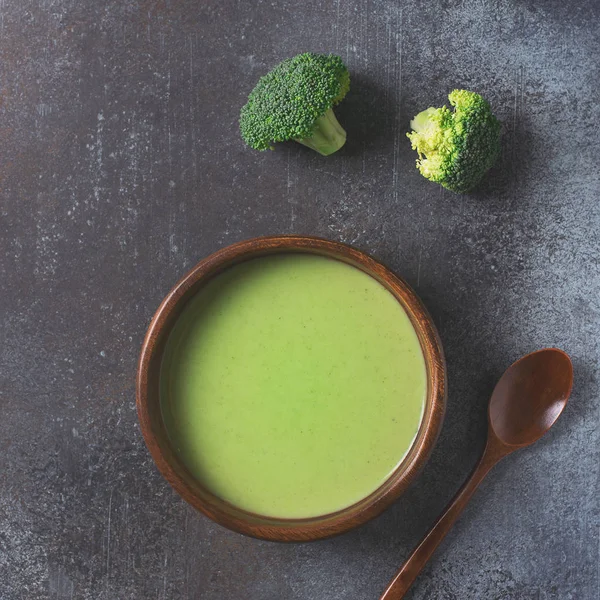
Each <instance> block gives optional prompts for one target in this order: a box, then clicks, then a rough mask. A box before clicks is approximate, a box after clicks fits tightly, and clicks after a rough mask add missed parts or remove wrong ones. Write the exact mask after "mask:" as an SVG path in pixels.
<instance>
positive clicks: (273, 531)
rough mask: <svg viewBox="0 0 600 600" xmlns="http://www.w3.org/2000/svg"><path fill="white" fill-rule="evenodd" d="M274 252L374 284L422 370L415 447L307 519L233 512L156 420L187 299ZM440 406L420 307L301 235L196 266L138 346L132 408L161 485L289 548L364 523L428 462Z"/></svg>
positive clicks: (355, 257)
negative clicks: (393, 303) (398, 319)
mask: <svg viewBox="0 0 600 600" xmlns="http://www.w3.org/2000/svg"><path fill="white" fill-rule="evenodd" d="M278 252H286V253H289V252H304V253H310V254H318V255H322V256H327V257H330V258H334V259H337V260H341V261H343V262H345V263H348V264H350V265H353V266H354V267H357V268H358V269H361V270H362V271H364V272H365V273H368V274H369V275H371V276H372V277H374V278H375V279H376V280H377V281H379V282H380V283H382V284H383V285H384V286H385V287H386V288H387V289H388V290H389V291H390V292H391V293H392V294H394V296H395V297H396V298H397V299H398V301H399V302H400V304H401V305H402V306H403V307H404V309H405V310H406V312H407V313H408V315H409V317H410V319H411V321H412V324H413V326H414V328H415V330H416V332H417V335H418V338H419V341H420V343H421V348H422V351H423V355H424V357H425V364H426V370H427V398H426V402H425V411H424V415H423V420H422V422H421V426H420V429H419V432H418V434H417V437H416V439H415V442H414V443H413V446H412V448H411V449H410V450H409V452H408V454H407V455H406V457H405V458H404V460H403V461H402V462H401V463H400V464H399V465H398V467H397V468H396V469H395V471H394V472H393V473H392V475H391V476H390V477H389V479H388V480H387V481H386V482H385V483H384V484H383V485H382V486H381V487H379V489H377V490H375V491H374V492H373V493H372V494H370V495H369V496H367V497H366V498H364V499H363V500H361V501H360V502H357V503H356V504H354V505H352V506H350V507H348V508H345V509H343V510H340V511H338V512H335V513H331V514H327V515H323V516H319V517H312V518H308V519H275V518H271V517H265V516H261V515H257V514H252V513H249V512H246V511H244V510H241V509H239V508H237V507H235V506H233V505H231V504H229V503H228V502H225V501H223V500H221V499H220V498H218V497H216V496H214V495H213V494H212V493H211V492H209V491H208V490H206V489H204V488H203V487H202V485H201V484H200V483H199V482H198V481H197V480H196V479H194V477H193V476H192V475H191V474H190V473H189V472H188V470H187V469H186V467H185V466H184V465H183V464H182V462H181V461H180V460H179V458H178V457H177V455H176V454H175V452H174V450H173V448H172V447H171V444H170V442H169V438H168V436H167V432H166V430H165V426H164V423H163V419H162V413H161V408H160V399H159V377H160V365H161V360H162V355H163V351H164V347H165V343H166V340H167V337H168V335H169V333H170V331H171V329H172V328H173V325H174V323H175V321H176V320H177V318H178V317H179V315H180V314H181V312H182V310H183V308H184V306H185V305H186V303H187V301H188V300H189V299H190V298H191V297H192V296H194V294H195V293H196V292H197V291H198V290H199V288H201V287H202V286H203V285H204V284H205V283H206V282H207V281H208V280H209V279H210V278H212V277H214V276H215V275H216V274H218V273H220V272H221V271H223V270H224V269H226V268H228V267H230V266H232V265H234V264H237V263H240V262H242V261H245V260H248V259H251V258H256V257H259V256H265V255H268V254H273V253H278ZM445 405H446V367H445V362H444V356H443V352H442V345H441V342H440V339H439V336H438V334H437V331H436V329H435V326H434V324H433V322H432V320H431V317H430V316H429V314H428V313H427V311H426V309H425V307H424V306H423V304H422V303H421V301H420V300H419V298H418V297H417V296H416V295H415V293H414V292H413V291H412V290H411V289H410V287H409V286H408V285H407V284H406V283H405V282H404V281H402V279H400V278H399V277H397V276H396V275H394V274H393V273H392V272H390V271H389V270H388V269H386V268H385V267H384V266H383V265H381V264H380V263H378V262H377V261H375V260H373V259H372V258H370V257H369V256H367V255H366V254H364V253H362V252H360V251H358V250H355V249H354V248H351V247H350V246H347V245H345V244H341V243H338V242H331V241H327V240H324V239H320V238H314V237H306V236H276V237H264V238H255V239H251V240H247V241H244V242H240V243H237V244H233V245H232V246H227V247H226V248H223V249H221V250H219V251H218V252H215V253H214V254H212V255H211V256H209V257H208V258H205V259H204V260H203V261H201V262H200V263H198V264H197V265H196V266H195V267H194V268H193V269H192V270H191V271H190V272H189V273H188V274H187V275H185V276H184V277H183V279H181V280H180V281H179V283H177V284H176V285H175V287H174V288H173V289H172V290H171V292H169V294H168V295H167V297H166V298H165V299H164V300H163V302H162V304H161V305H160V306H159V308H158V310H157V311H156V314H155V315H154V318H153V319H152V322H151V323H150V327H149V328H148V332H147V334H146V337H145V339H144V343H143V346H142V353H141V356H140V361H139V366H138V373H137V410H138V416H139V420H140V425H141V429H142V433H143V435H144V439H145V440H146V444H147V445H148V449H149V450H150V453H151V454H152V457H153V458H154V460H155V462H156V465H157V466H158V469H159V470H160V472H161V473H162V474H163V476H164V477H165V478H166V479H167V481H168V482H169V483H170V484H171V485H172V486H173V487H174V488H175V490H177V492H179V494H181V496H183V498H184V499H185V500H187V501H188V502H189V503H190V504H191V505H192V506H194V507H195V508H197V509H198V510H199V511H201V512H202V513H204V514H205V515H206V516H207V517H210V518H211V519H213V520H214V521H216V522H217V523H220V524H221V525H224V526H225V527H228V528H229V529H232V530H234V531H238V532H240V533H243V534H246V535H250V536H253V537H256V538H262V539H266V540H273V541H282V542H295V541H311V540H317V539H321V538H326V537H330V536H333V535H337V534H339V533H343V532H345V531H348V530H349V529H352V528H354V527H357V526H358V525H361V524H363V523H365V522H366V521H368V520H369V519H372V518H373V517H375V516H377V515H378V514H379V513H381V512H382V511H383V510H384V509H385V508H387V507H388V506H389V505H390V504H391V503H392V502H394V500H396V499H397V498H398V497H399V496H400V495H401V494H402V493H403V492H404V491H405V490H406V488H407V487H408V486H409V485H410V483H411V482H412V481H413V480H414V479H415V477H416V476H417V474H418V473H419V471H420V470H421V468H422V467H423V466H424V464H425V462H426V461H427V459H428V458H429V455H430V454H431V451H432V449H433V446H434V444H435V442H436V440H437V437H438V434H439V432H440V429H441V426H442V421H443V417H444V410H445Z"/></svg>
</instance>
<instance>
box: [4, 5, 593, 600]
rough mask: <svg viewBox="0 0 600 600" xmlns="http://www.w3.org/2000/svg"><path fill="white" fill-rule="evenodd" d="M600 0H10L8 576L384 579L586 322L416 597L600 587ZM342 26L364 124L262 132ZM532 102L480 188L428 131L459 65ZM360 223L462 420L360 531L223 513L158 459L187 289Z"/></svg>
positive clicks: (250, 596) (353, 234) (464, 74)
mask: <svg viewBox="0 0 600 600" xmlns="http://www.w3.org/2000/svg"><path fill="white" fill-rule="evenodd" d="M599 17H600V5H599V4H598V3H597V2H596V0H582V1H580V2H573V3H569V2H564V1H556V0H552V1H544V2H534V1H533V0H530V1H526V0H516V1H514V2H483V1H481V0H464V1H459V0H456V1H452V0H435V1H432V2H425V1H422V2H416V1H415V2H409V1H408V0H407V1H405V2H391V1H375V0H348V1H344V2H342V1H340V0H337V2H322V1H320V0H306V1H304V2H292V1H286V2H278V1H274V2H236V1H233V0H222V1H217V0H208V1H202V2H199V1H197V0H193V1H192V0H138V1H132V0H108V1H102V2H99V1H97V0H45V1H41V2H38V1H36V0H2V1H1V2H0V52H1V60H0V73H1V77H0V92H1V98H0V189H1V200H0V281H1V282H2V283H1V289H2V293H1V294H0V310H1V314H2V320H1V324H0V339H1V340H2V344H1V346H0V408H1V414H2V417H1V419H0V448H1V450H2V457H3V464H2V470H1V471H0V598H1V599H2V600H17V599H21V598H23V599H27V600H37V599H42V598H43V599H46V598H53V599H59V600H62V599H68V598H76V599H84V600H92V599H93V600H107V599H132V600H133V599H136V600H138V599H146V598H157V599H159V600H166V599H172V600H177V599H197V598H202V599H203V600H230V599H237V598H240V599H241V598H244V599H247V600H321V599H323V600H325V599H327V600H365V599H369V598H373V599H376V598H378V597H379V596H378V594H379V593H380V592H381V590H382V589H383V587H384V586H385V584H386V582H387V580H388V579H389V577H390V576H391V575H392V574H393V572H394V570H395V569H396V567H397V566H398V565H399V564H400V563H401V561H402V560H403V559H404V558H405V557H406V556H407V554H408V552H409V550H410V548H411V547H412V546H413V545H414V544H415V543H416V542H417V540H418V539H419V537H420V536H421V535H422V534H423V533H424V531H425V530H426V528H427V526H428V525H429V524H430V523H431V522H432V520H433V519H434V517H435V516H436V515H437V513H438V512H439V511H440V509H441V508H442V507H443V505H444V504H445V503H446V501H447V500H448V499H449V498H450V496H451V495H452V494H453V492H454V491H455V489H456V488H457V487H458V485H459V484H460V482H461V481H462V479H463V478H464V477H465V476H466V474H467V473H468V471H469V470H470V468H471V467H472V465H473V464H474V462H475V460H476V457H477V456H478V454H479V452H480V451H481V449H482V444H483V440H484V432H485V412H486V405H487V399H488V396H489V394H490V392H491V389H492V387H493V385H494V382H495V380H496V379H497V378H498V377H499V375H500V374H501V373H502V371H503V370H504V369H505V367H506V366H507V365H508V364H509V363H510V362H511V361H513V360H514V359H516V358H517V357H519V356H520V355H522V354H524V353H526V352H528V351H531V350H533V349H535V348H538V347H541V346H546V345H558V346H561V347H562V348H564V349H565V350H567V351H568V352H569V353H570V354H571V355H572V357H573V361H574V364H575V371H576V385H575V390H574V394H573V398H572V402H571V403H570V405H569V407H568V409H567V411H566V413H565V415H564V416H563V417H562V418H561V419H560V421H559V422H558V424H557V425H556V428H555V429H554V430H553V431H552V432H551V433H550V434H549V435H548V436H547V437H546V438H544V439H543V440H542V441H541V442H540V443H538V444H537V445H536V446H535V447H533V448H531V449H528V450H526V451H523V452H522V453H520V454H517V455H514V456H513V457H511V458H509V459H507V460H506V461H505V462H504V463H503V464H501V465H500V466H499V467H498V468H497V469H496V471H495V472H494V473H493V475H492V476H491V477H490V479H489V480H488V481H487V482H486V483H485V484H484V486H483V487H482V489H481V490H480V492H479V493H478V494H477V495H476V497H475V498H474V501H473V503H472V504H471V506H470V507H469V508H468V510H467V511H466V513H465V514H464V516H463V518H462V519H461V521H460V522H459V524H458V525H457V526H456V528H455V529H454V530H453V531H452V533H451V534H450V536H449V537H448V539H447V540H446V541H445V543H444V544H443V546H442V547H441V548H440V549H439V551H438V553H437V554H436V555H435V557H434V558H433V560H432V561H431V563H430V564H429V565H428V567H427V569H426V570H425V572H424V573H423V575H422V577H421V578H420V579H419V581H418V583H417V585H416V586H415V587H414V589H413V591H412V592H411V594H410V598H411V599H413V600H425V599H427V600H449V599H450V600H452V599H456V600H466V599H471V598H472V599H477V600H479V599H483V598H490V599H503V600H504V599H515V600H534V599H535V600H568V599H574V600H594V599H598V598H599V597H600V594H599V590H600V578H599V573H598V564H599V542H598V538H599V500H598V496H599V491H600V490H599V462H600V455H599V450H598V449H599V447H600V446H599V442H600V437H599V429H598V423H599V420H600V419H599V417H600V413H599V408H598V406H599V391H600V390H599V383H598V362H599V360H600V345H599V341H598V331H599V328H600V300H599V298H600V275H599V262H600V236H599V234H598V229H599V227H600V204H599V194H600V180H599V177H598V156H599V154H600V142H599V137H598V122H599V120H600V98H599V93H598V90H599V89H600V79H599V72H598V56H599V51H600V41H599V40H600V38H599V37H598V29H597V28H598V19H599ZM305 50H313V51H334V52H338V53H339V54H340V55H341V56H342V57H343V58H344V59H345V60H346V61H347V63H348V66H349V67H350V70H351V72H352V76H353V89H352V92H351V94H350V95H349V96H348V98H347V100H346V101H345V102H344V103H343V104H342V105H341V106H340V108H339V110H338V111H337V113H338V117H339V120H340V122H341V123H342V124H343V125H344V126H345V127H346V129H347V131H348V144H347V146H346V147H345V148H344V149H343V151H341V152H339V153H338V154H337V155H335V156H332V157H330V158H322V157H319V156H317V155H316V154H314V153H311V152H310V151H309V150H307V149H305V148H303V147H301V146H299V145H296V144H290V145H282V146H280V147H278V148H277V149H276V150H275V151H274V152H266V153H257V152H254V151H250V150H247V149H246V148H244V147H243V145H242V143H241V141H240V139H239V136H238V132H237V115H238V111H239V108H240V106H241V105H242V103H243V102H244V98H245V95H246V94H247V93H248V91H249V90H250V89H251V87H252V85H253V83H254V82H255V80H256V79H257V78H258V76H259V75H261V74H262V73H264V72H265V70H266V69H268V68H269V67H270V66H271V65H273V64H274V63H275V62H277V61H279V60H280V59H282V58H284V57H287V56H290V55H293V54H295V53H297V52H300V51H305ZM456 86H459V87H467V88H472V89H476V90H480V91H481V92H483V93H484V94H485V95H486V96H487V97H488V98H489V99H490V101H491V102H492V104H493V106H494V107H495V108H496V110H497V112H498V115H499V117H501V119H502V120H503V122H504V150H503V155H502V159H501V161H500V164H499V165H498V166H497V167H496V168H495V169H494V170H493V172H492V173H491V175H490V177H489V178H488V179H487V181H486V182H485V183H484V184H483V185H482V186H481V187H480V188H479V190H477V191H476V192H475V193H473V194H471V195H467V196H455V195H452V194H450V193H447V192H445V191H443V190H442V189H441V188H438V187H436V186H435V185H434V184H431V183H429V182H427V181H425V180H424V179H423V178H421V176H420V175H419V174H418V173H417V171H416V170H415V168H414V158H415V157H414V155H413V153H412V151H411V150H410V147H409V144H408V141H407V140H406V138H405V136H404V133H405V131H406V129H407V126H408V121H409V119H410V118H411V116H412V115H413V114H414V113H416V112H417V111H418V110H420V109H422V108H424V107H426V106H428V105H430V104H439V103H442V102H443V101H444V99H445V95H446V94H447V92H448V91H450V90H451V89H452V88H453V87H456ZM278 232H297V233H310V234H317V235H322V236H326V237H329V238H333V239H337V240H342V241H345V242H349V243H352V244H355V245H356V246H358V247H359V248H361V249H363V250H366V251H368V252H371V253H373V254H374V255H375V256H376V257H378V258H379V259H381V260H383V261H384V262H385V263H387V264H388V265H389V266H391V267H392V268H393V269H394V270H395V271H396V272H398V273H399V274H400V275H402V276H403V277H405V278H406V279H407V280H408V281H409V282H410V283H411V284H412V285H413V286H414V287H415V288H416V290H417V292H418V293H419V294H420V295H421V296H422V298H423V299H424V301H425V302H426V304H427V306H428V307H429V308H430V310H431V312H432V314H433V316H434V318H435V321H436V322H437V324H438V326H439V329H440V332H441V336H442V338H443V342H444V345H445V349H446V353H447V358H448V369H449V383H450V397H449V403H448V413H447V420H446V423H445V426H444V430H443V433H442V436H441V439H440V441H439V444H438V446H437V448H436V450H435V453H434V455H433V458H432V460H431V462H430V464H429V465H428V466H427V468H426V469H425V471H424V473H423V474H422V476H421V477H420V479H419V480H418V482H417V483H416V485H415V486H414V487H413V488H412V489H411V490H410V491H409V492H408V493H407V494H406V495H405V496H404V497H403V498H402V499H401V500H400V501H399V502H398V503H397V504H396V505H395V506H394V507H392V508H391V509H390V510H388V511H387V512H386V513H385V514H384V515H383V516H381V517H380V518H379V519H377V520H375V521H373V522H372V523H370V524H368V525H366V526H364V527H363V528H361V529H359V530H357V531H355V532H353V533H349V534H347V535H344V536H342V537H339V538H337V539H333V540H329V541H325V542H320V543H315V544H308V545H275V544H270V543H265V542H258V541H255V540H252V539H247V538H244V537H242V536H239V535H237V534H233V533H230V532H228V531H227V530H225V529H223V528H221V527H219V526H216V525H214V524H212V523H211V522H210V521H208V520H207V519H205V518H204V517H202V516H200V515H199V514H197V513H196V512H194V510H193V509H191V508H189V507H188V506H187V505H186V504H184V502H183V501H182V500H180V498H179V497H178V496H176V495H175V494H174V493H173V492H172V491H171V489H170V488H169V486H168V485H167V484H166V482H165V481H163V479H162V478H161V477H160V475H159V474H158V473H157V471H156V469H155V467H154V466H153V463H152V461H151V459H150V457H149V455H148V452H147V451H146V449H145V447H144V444H143V441H142V438H141V435H140V431H139V428H138V425H137V421H136V414H135V406H134V376H135V368H136V359H137V355H138V350H139V347H140V343H141V340H142V337H143V334H144V331H145V328H146V326H147V324H148V322H149V319H150V317H151V315H152V313H153V311H154V310H155V309H156V307H157V305H158V303H159V302H160V300H161V298H162V297H163V295H164V294H165V293H166V292H167V291H168V289H169V288H170V287H171V286H172V285H173V284H174V282H175V281H176V280H177V279H178V278H179V277H180V275H181V274H182V273H183V272H185V271H186V270H187V269H188V268H190V267H191V266H192V265H193V264H194V263H195V262H197V261H198V260H199V259H201V258H202V257H204V256H206V255H207V254H208V253H210V252H211V251H214V250H216V249H217V248H219V247H221V246H223V245H224V244H227V243H231V242H234V241H236V240H240V239H242V238H247V237H250V236H254V235H259V234H268V233H278Z"/></svg>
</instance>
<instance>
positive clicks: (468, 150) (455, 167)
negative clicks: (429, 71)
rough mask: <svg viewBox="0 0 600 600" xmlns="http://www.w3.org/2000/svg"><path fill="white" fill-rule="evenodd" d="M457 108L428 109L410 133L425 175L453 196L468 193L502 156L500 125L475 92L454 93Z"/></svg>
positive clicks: (450, 95) (420, 116) (452, 95)
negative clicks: (456, 193) (450, 191)
mask: <svg viewBox="0 0 600 600" xmlns="http://www.w3.org/2000/svg"><path fill="white" fill-rule="evenodd" d="M448 99H449V100H450V104H451V105H452V106H453V107H454V111H451V110H450V109H449V108H448V107H446V106H442V108H428V109H427V110H424V111H423V112H421V113H419V114H418V115H417V116H416V117H415V118H414V119H413V120H412V121H411V122H410V126H411V128H412V129H413V131H411V132H410V133H407V135H408V137H409V139H410V141H411V142H412V147H413V150H416V151H417V152H418V153H419V158H418V159H417V168H418V169H419V171H420V172H421V174H422V175H423V176H424V177H426V178H427V179H429V180H430V181H435V182H436V183H439V184H440V185H443V186H444V187H445V188H447V189H449V190H452V191H453V192H468V191H469V190H470V189H472V188H473V187H474V186H475V185H477V184H478V183H479V181H480V180H481V178H482V177H483V176H484V174H485V173H486V171H487V170H488V169H489V168H490V167H491V166H492V165H493V164H494V162H495V161H496V159H497V158H498V155H499V154H500V122H499V121H498V119H496V117H495V116H494V115H493V113H492V109H491V108H490V105H489V104H488V102H487V101H486V100H484V99H483V98H482V97H481V96H480V95H479V94H476V93H475V92H467V91H466V90H454V91H453V92H452V93H451V94H449V95H448Z"/></svg>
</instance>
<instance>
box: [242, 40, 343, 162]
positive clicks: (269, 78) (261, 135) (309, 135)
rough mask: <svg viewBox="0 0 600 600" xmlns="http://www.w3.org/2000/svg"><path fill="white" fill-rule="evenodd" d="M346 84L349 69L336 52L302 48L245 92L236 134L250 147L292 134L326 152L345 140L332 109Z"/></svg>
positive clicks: (289, 137)
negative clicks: (308, 50)
mask: <svg viewBox="0 0 600 600" xmlns="http://www.w3.org/2000/svg"><path fill="white" fill-rule="evenodd" d="M349 89H350V75H349V73H348V69H347V68H346V66H345V65H344V63H343V62H342V59H341V58H340V57H339V56H334V55H332V54H330V55H326V54H313V53H311V52H306V53H304V54H299V55H298V56H295V57H293V58H288V59H287V60H284V61H283V62H282V63H280V64H278V65H277V66H276V67H275V68H274V69H273V70H272V71H271V72H270V73H267V74H266V75H265V76H264V77H261V78H260V79H259V81H258V83H257V84H256V87H255V88H254V89H253V90H252V92H251V93H250V95H249V96H248V102H247V103H246V105H245V106H244V107H243V108H242V111H241V114H240V131H241V134H242V138H243V139H244V141H245V142H246V144H248V146H250V147H251V148H255V149H256V150H267V149H269V148H272V147H273V144H274V143H275V142H284V141H286V140H295V141H297V142H300V143H301V144H304V145H305V146H308V147H309V148H312V149H313V150H316V151H317V152H319V153H321V154H323V155H324V156H327V155H328V154H332V153H333V152H335V151H336V150H339V149H340V148H341V147H342V146H343V145H344V143H345V141H346V132H345V131H344V130H343V129H342V127H341V125H340V124H339V123H338V121H337V119H336V118H335V115H334V114H333V110H332V109H333V107H334V106H335V105H336V104H338V102H341V101H342V100H343V99H344V96H345V95H346V94H347V93H348V90H349Z"/></svg>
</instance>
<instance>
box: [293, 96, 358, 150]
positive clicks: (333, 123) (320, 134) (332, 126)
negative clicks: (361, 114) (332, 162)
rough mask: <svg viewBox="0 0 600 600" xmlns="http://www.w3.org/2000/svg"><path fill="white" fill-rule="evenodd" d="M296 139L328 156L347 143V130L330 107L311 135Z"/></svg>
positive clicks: (319, 119) (316, 123)
mask: <svg viewBox="0 0 600 600" xmlns="http://www.w3.org/2000/svg"><path fill="white" fill-rule="evenodd" d="M295 139H296V141H297V142H300V143H301V144H303V145H304V146H308V147H309V148H312V149H313V150H316V151H317V152H318V153H319V154H322V155H323V156H328V155H329V154H333V153H334V152H336V151H337V150H339V149H340V148H341V147H342V146H343V145H344V144H345V143H346V132H345V131H344V129H343V128H342V126H341V125H340V124H339V123H338V120H337V119H336V118H335V115H334V114H333V109H331V108H330V109H329V110H328V111H327V112H326V113H325V114H324V115H322V116H321V117H319V118H318V119H317V120H316V122H315V129H314V131H313V134H312V135H311V136H310V137H307V138H295Z"/></svg>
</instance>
